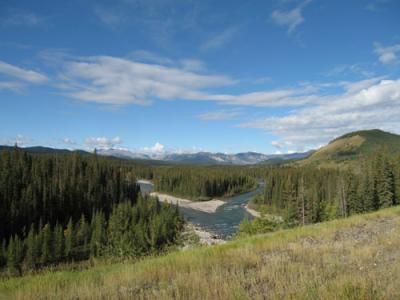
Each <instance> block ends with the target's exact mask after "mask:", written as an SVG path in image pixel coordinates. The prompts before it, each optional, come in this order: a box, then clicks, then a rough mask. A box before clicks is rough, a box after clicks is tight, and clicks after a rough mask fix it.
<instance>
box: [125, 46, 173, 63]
mask: <svg viewBox="0 0 400 300" xmlns="http://www.w3.org/2000/svg"><path fill="white" fill-rule="evenodd" d="M128 57H129V58H131V59H133V60H137V61H140V62H144V63H156V64H160V65H173V64H174V61H173V60H172V59H169V58H167V57H164V56H161V55H158V54H156V53H154V52H151V51H147V50H136V51H133V52H132V53H130V54H129V56H128Z"/></svg>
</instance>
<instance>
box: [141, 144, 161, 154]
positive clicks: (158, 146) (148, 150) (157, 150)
mask: <svg viewBox="0 0 400 300" xmlns="http://www.w3.org/2000/svg"><path fill="white" fill-rule="evenodd" d="M143 151H144V152H145V153H151V154H160V153H164V152H165V146H164V145H163V144H160V143H159V142H156V143H155V144H154V145H153V146H151V147H144V148H143Z"/></svg>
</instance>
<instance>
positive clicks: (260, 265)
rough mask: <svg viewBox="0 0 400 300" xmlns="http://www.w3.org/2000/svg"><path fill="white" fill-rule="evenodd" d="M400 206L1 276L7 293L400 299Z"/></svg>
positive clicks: (19, 295) (37, 295) (2, 294)
mask: <svg viewBox="0 0 400 300" xmlns="http://www.w3.org/2000/svg"><path fill="white" fill-rule="evenodd" d="M399 224H400V207H393V208H390V209H385V210H381V211H379V212H375V213H373V214H368V215H359V216H354V217H351V218H348V219H344V220H336V221H332V222H327V223H321V224H317V225H311V226H305V227H300V228H296V229H292V230H285V231H280V232H275V233H272V234H269V235H261V236H255V237H251V238H247V239H241V240H237V241H234V242H229V243H227V244H225V245H220V246H214V247H208V248H200V249H195V250H188V251H180V252H174V253H171V254H168V255H166V256H163V257H158V258H148V259H144V260H142V261H140V262H136V263H135V262H131V263H129V262H124V263H118V264H98V265H97V266H95V267H92V268H90V269H88V270H83V271H82V270H81V271H58V272H50V271H48V272H47V273H46V272H44V273H42V274H39V275H29V276H25V277H22V278H13V279H8V280H7V279H5V280H3V281H1V282H0V298H1V297H3V298H5V299H12V298H20V299H42V298H55V299H78V298H79V299H89V298H90V299H108V298H112V299H114V298H118V299H124V298H134V299H399V298H400V290H399V289H398V280H397V278H400V263H399V261H400V239H398V238H393V237H396V236H399V235H400V226H399Z"/></svg>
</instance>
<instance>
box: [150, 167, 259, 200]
mask: <svg viewBox="0 0 400 300" xmlns="http://www.w3.org/2000/svg"><path fill="white" fill-rule="evenodd" d="M154 184H155V187H156V189H157V190H158V191H160V192H165V193H168V194H172V195H177V196H182V197H186V198H189V199H193V200H209V199H211V198H213V197H230V196H233V195H236V194H240V193H243V192H247V191H249V190H251V189H253V188H255V187H256V185H257V181H256V179H255V177H254V171H252V169H249V168H245V167H232V166H229V167H224V166H218V167H215V166H210V167H199V166H197V167H194V166H182V167H169V168H159V169H158V170H157V171H156V176H155V178H154Z"/></svg>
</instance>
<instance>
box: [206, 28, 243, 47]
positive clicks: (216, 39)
mask: <svg viewBox="0 0 400 300" xmlns="http://www.w3.org/2000/svg"><path fill="white" fill-rule="evenodd" d="M238 32H239V27H237V26H232V27H228V28H226V29H225V30H224V31H222V32H220V33H218V34H216V35H214V36H212V37H211V38H209V39H208V40H206V41H205V42H204V43H203V44H202V45H201V46H200V49H201V50H203V51H207V50H215V49H219V48H222V47H224V46H225V45H227V44H228V43H230V42H231V41H232V39H233V38H234V37H235V35H236V34H237V33H238Z"/></svg>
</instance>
